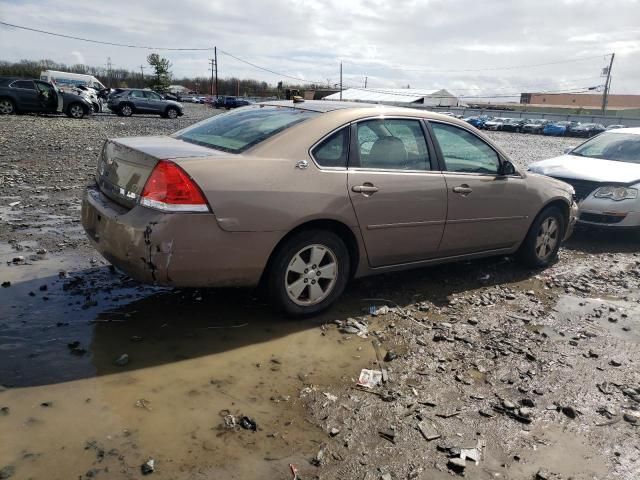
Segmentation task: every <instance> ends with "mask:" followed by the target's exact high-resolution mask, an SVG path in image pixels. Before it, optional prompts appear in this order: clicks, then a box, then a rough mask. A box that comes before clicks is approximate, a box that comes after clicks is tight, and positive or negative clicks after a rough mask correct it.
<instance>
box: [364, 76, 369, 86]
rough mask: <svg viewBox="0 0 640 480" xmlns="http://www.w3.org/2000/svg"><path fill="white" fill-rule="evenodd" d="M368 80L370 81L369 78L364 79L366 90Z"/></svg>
mask: <svg viewBox="0 0 640 480" xmlns="http://www.w3.org/2000/svg"><path fill="white" fill-rule="evenodd" d="M367 80H369V77H364V88H367Z"/></svg>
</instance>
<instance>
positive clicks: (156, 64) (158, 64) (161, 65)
mask: <svg viewBox="0 0 640 480" xmlns="http://www.w3.org/2000/svg"><path fill="white" fill-rule="evenodd" d="M147 63H148V64H149V65H151V67H152V68H153V69H154V70H155V74H154V76H153V77H152V78H151V79H149V81H148V84H149V87H151V89H153V90H155V91H158V92H166V91H167V89H168V88H169V84H170V83H171V71H170V69H171V62H170V61H169V60H167V59H166V58H162V57H161V56H160V55H158V54H157V53H152V54H151V55H149V56H148V57H147Z"/></svg>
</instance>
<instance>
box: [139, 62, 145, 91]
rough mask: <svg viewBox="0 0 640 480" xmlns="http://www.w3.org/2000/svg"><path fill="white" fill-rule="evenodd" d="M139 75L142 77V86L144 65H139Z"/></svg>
mask: <svg viewBox="0 0 640 480" xmlns="http://www.w3.org/2000/svg"><path fill="white" fill-rule="evenodd" d="M140 76H141V77H142V86H143V87H144V65H140Z"/></svg>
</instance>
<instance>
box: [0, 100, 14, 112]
mask: <svg viewBox="0 0 640 480" xmlns="http://www.w3.org/2000/svg"><path fill="white" fill-rule="evenodd" d="M11 113H13V103H11V100H0V114H2V115H9V114H11Z"/></svg>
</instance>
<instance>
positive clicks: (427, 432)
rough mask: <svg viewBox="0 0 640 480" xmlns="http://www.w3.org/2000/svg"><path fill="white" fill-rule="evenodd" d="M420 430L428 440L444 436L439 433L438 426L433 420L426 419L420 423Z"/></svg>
mask: <svg viewBox="0 0 640 480" xmlns="http://www.w3.org/2000/svg"><path fill="white" fill-rule="evenodd" d="M418 430H420V433H421V434H422V436H423V437H424V439H425V440H427V441H428V442H430V441H431V440H436V439H438V438H440V437H441V436H442V435H440V433H438V431H437V430H436V427H435V426H434V425H433V424H432V423H431V422H427V421H425V420H422V421H421V422H419V423H418Z"/></svg>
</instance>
